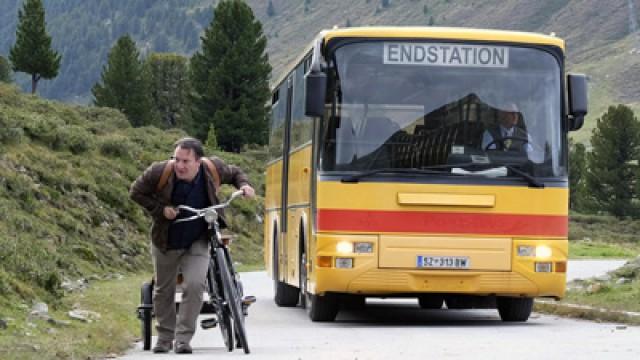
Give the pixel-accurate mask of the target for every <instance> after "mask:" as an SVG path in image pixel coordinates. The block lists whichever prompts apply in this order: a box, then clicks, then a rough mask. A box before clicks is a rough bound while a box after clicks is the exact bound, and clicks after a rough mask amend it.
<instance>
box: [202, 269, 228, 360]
mask: <svg viewBox="0 0 640 360" xmlns="http://www.w3.org/2000/svg"><path fill="white" fill-rule="evenodd" d="M215 266H216V265H215V264H214V262H213V260H211V259H209V270H208V271H207V291H208V292H209V301H212V302H213V305H214V307H215V313H216V318H217V319H218V327H219V328H220V332H221V333H222V340H223V341H224V346H225V348H226V349H227V351H233V330H232V328H231V316H230V314H229V310H227V309H226V307H225V306H224V304H223V303H224V299H223V298H222V297H221V296H220V291H219V290H218V282H217V281H216V277H215V270H214V269H215Z"/></svg>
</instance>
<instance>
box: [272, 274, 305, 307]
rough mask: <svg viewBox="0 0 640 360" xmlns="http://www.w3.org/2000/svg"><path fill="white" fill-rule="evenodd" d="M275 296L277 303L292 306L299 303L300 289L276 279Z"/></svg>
mask: <svg viewBox="0 0 640 360" xmlns="http://www.w3.org/2000/svg"><path fill="white" fill-rule="evenodd" d="M274 290H275V296H274V300H275V302H276V305H278V306H284V307H291V306H296V305H298V300H299V296H300V291H299V290H298V288H297V287H294V286H291V285H289V284H287V283H285V282H283V281H280V280H277V279H276V280H275V281H274Z"/></svg>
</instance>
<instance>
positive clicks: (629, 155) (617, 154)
mask: <svg viewBox="0 0 640 360" xmlns="http://www.w3.org/2000/svg"><path fill="white" fill-rule="evenodd" d="M591 145H592V147H593V151H592V152H590V153H589V154H587V164H588V166H587V168H588V171H587V173H586V180H587V188H588V191H589V194H591V195H592V197H593V198H592V199H591V200H593V201H594V203H595V204H596V205H597V206H598V207H599V209H601V210H604V211H606V212H609V213H611V214H613V215H615V216H616V217H624V216H634V215H637V213H636V206H635V204H634V203H633V201H634V200H637V195H638V192H637V190H638V189H637V188H636V186H637V184H636V183H637V175H638V174H637V170H636V169H635V168H636V167H637V165H636V164H634V162H637V160H638V158H639V157H640V122H639V121H638V119H637V118H636V117H635V116H634V115H633V112H632V111H631V109H630V108H628V107H626V106H624V105H618V106H616V107H614V106H610V107H609V109H608V110H607V112H606V113H605V114H604V115H602V118H600V119H598V120H597V125H596V128H595V129H594V131H593V135H592V136H591Z"/></svg>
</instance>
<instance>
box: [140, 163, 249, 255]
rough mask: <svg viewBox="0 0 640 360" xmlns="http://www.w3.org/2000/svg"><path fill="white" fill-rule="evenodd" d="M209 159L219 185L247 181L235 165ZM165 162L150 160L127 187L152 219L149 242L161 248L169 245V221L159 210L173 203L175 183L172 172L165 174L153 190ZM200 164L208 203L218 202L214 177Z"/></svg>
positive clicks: (239, 183)
mask: <svg viewBox="0 0 640 360" xmlns="http://www.w3.org/2000/svg"><path fill="white" fill-rule="evenodd" d="M209 159H210V160H211V161H212V162H213V164H214V165H215V167H216V170H217V171H218V175H219V177H220V183H221V184H231V185H234V186H235V187H236V188H240V187H242V186H243V185H248V184H249V178H248V177H247V175H246V174H245V173H244V172H243V171H242V170H240V168H239V167H237V166H233V165H227V164H225V163H224V161H222V160H221V159H219V158H217V157H215V156H214V157H211V158H209ZM167 163H168V160H165V161H160V162H155V163H153V164H152V165H151V166H149V167H148V168H147V169H146V170H145V171H144V173H143V174H142V175H140V176H139V177H138V178H137V179H136V181H134V182H133V184H132V185H131V189H130V190H129V196H131V199H132V200H133V201H135V202H136V203H138V204H140V205H141V206H142V207H143V208H144V209H145V210H146V211H147V212H148V213H149V215H151V219H152V221H153V224H152V225H151V241H152V242H153V244H154V245H155V246H156V247H157V248H159V249H161V250H166V249H167V248H168V245H169V224H170V223H171V220H167V219H166V218H165V217H164V213H163V211H164V208H165V207H166V206H173V205H172V204H171V194H172V192H173V187H174V184H175V182H176V177H175V171H174V173H173V174H172V175H171V176H169V179H168V180H167V183H166V185H165V186H164V187H163V188H162V189H161V190H160V191H157V187H158V183H159V182H160V177H161V176H162V172H163V170H164V168H165V166H166V165H167ZM201 166H202V167H203V168H204V174H205V177H206V184H207V194H208V195H209V201H210V202H211V204H214V205H215V204H218V203H219V200H218V196H217V190H218V189H216V186H215V182H214V177H213V175H212V174H211V173H210V171H209V168H208V167H207V166H203V165H201Z"/></svg>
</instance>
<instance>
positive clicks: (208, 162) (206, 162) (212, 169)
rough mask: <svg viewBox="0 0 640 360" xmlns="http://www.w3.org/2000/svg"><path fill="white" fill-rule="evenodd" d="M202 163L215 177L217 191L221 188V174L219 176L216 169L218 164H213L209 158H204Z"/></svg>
mask: <svg viewBox="0 0 640 360" xmlns="http://www.w3.org/2000/svg"><path fill="white" fill-rule="evenodd" d="M202 162H203V163H204V165H205V166H206V167H207V168H209V172H210V173H211V175H212V176H213V183H214V184H215V185H216V191H217V189H219V188H220V174H218V169H217V168H216V164H214V163H213V161H211V160H210V159H209V158H206V157H202Z"/></svg>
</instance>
